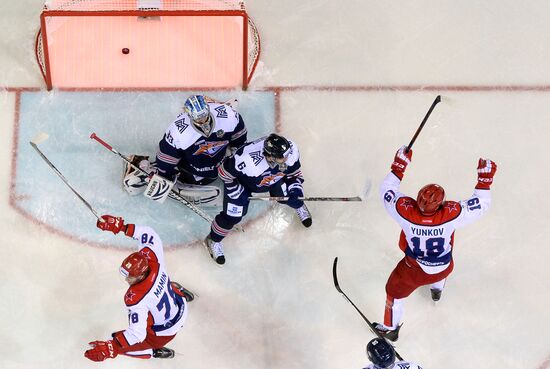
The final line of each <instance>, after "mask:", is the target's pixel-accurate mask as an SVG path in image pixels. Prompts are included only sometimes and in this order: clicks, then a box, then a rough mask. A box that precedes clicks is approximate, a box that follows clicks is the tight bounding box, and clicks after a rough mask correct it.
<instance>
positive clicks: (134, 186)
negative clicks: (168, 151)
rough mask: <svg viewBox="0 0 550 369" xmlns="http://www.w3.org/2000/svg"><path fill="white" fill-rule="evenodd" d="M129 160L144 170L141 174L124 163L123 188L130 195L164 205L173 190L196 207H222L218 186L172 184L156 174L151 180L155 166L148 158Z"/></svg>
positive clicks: (140, 156)
mask: <svg viewBox="0 0 550 369" xmlns="http://www.w3.org/2000/svg"><path fill="white" fill-rule="evenodd" d="M129 159H130V161H131V162H132V164H133V165H135V166H137V167H139V168H140V169H141V170H143V172H141V171H139V170H136V169H135V168H134V167H132V166H131V165H128V163H124V176H123V179H122V187H123V188H124V190H125V191H126V192H128V193H129V194H130V195H132V196H135V195H139V194H141V193H143V195H144V196H145V197H147V198H150V199H152V200H154V201H157V202H160V203H163V202H164V201H165V200H166V198H167V197H168V195H169V194H170V191H171V190H172V189H173V190H175V191H176V192H177V193H178V194H179V195H180V196H182V197H184V198H185V199H186V200H187V201H189V202H190V203H192V204H194V205H202V206H219V205H221V200H222V199H221V189H220V188H218V187H217V186H208V185H205V186H200V185H191V184H185V183H181V182H179V181H176V182H172V181H170V180H168V179H166V178H164V177H162V176H160V175H158V174H154V175H153V176H152V177H151V178H149V176H148V175H147V173H151V172H153V173H154V172H155V165H154V163H151V162H149V160H148V159H149V157H148V156H144V155H131V156H130V158H129Z"/></svg>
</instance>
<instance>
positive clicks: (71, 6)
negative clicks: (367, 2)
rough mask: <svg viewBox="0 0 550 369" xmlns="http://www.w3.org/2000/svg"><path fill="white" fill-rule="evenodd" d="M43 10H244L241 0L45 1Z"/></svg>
mask: <svg viewBox="0 0 550 369" xmlns="http://www.w3.org/2000/svg"><path fill="white" fill-rule="evenodd" d="M44 9H45V10H71V11H98V10H99V11H123V10H168V11H170V10H244V1H241V0H47V1H46V2H45V4H44Z"/></svg>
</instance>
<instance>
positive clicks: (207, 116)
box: [123, 95, 247, 194]
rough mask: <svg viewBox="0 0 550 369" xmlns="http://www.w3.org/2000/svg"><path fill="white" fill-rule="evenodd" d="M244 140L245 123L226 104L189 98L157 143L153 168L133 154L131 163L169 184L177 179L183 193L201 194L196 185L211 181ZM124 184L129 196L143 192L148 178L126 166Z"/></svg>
mask: <svg viewBox="0 0 550 369" xmlns="http://www.w3.org/2000/svg"><path fill="white" fill-rule="evenodd" d="M246 138H247V129H246V127H245V124H244V121H243V119H242V117H241V115H240V114H239V113H237V112H236V111H235V110H233V108H232V107H231V106H230V105H229V104H226V103H220V102H216V101H214V100H212V99H210V98H207V97H205V96H202V95H192V96H190V97H189V98H188V99H187V100H186V101H185V104H184V111H183V112H182V113H181V114H180V115H178V117H177V118H176V119H175V120H174V122H172V124H170V126H169V127H168V129H167V130H166V132H165V134H164V137H163V138H162V140H160V142H159V146H158V150H157V154H156V160H155V161H154V163H153V165H151V163H149V162H148V160H147V157H144V156H138V155H135V156H133V157H132V158H131V160H132V163H134V164H135V165H139V167H140V168H142V169H146V170H147V172H151V171H154V172H155V173H157V174H159V175H161V176H162V177H164V178H167V179H169V180H170V181H172V182H173V181H174V180H175V179H177V180H178V182H179V183H180V184H186V185H187V186H185V189H186V190H191V191H192V190H193V189H196V190H197V191H201V189H200V188H197V185H198V186H204V185H208V184H210V183H212V182H214V181H215V180H216V178H217V177H218V166H219V165H220V164H221V162H222V160H223V159H224V158H225V157H226V155H228V154H230V153H232V152H234V151H235V150H236V149H237V148H239V147H240V146H242V145H244V143H245V142H246ZM123 184H124V188H125V189H126V190H127V191H128V192H129V193H130V194H139V193H141V192H143V191H144V190H145V187H146V186H147V184H148V179H147V176H146V175H143V173H140V172H136V171H135V170H134V169H133V168H132V167H131V166H127V167H126V173H125V176H124V180H123ZM208 187H209V188H210V187H213V186H208ZM203 190H204V188H203ZM212 191H214V192H215V191H216V190H215V188H214V189H213V190H212ZM218 192H219V191H218Z"/></svg>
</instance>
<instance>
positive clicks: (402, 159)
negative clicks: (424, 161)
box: [391, 146, 413, 179]
mask: <svg viewBox="0 0 550 369" xmlns="http://www.w3.org/2000/svg"><path fill="white" fill-rule="evenodd" d="M406 150H407V146H402V147H401V148H400V149H399V150H397V152H396V153H395V158H394V159H393V163H392V164H391V171H392V172H393V174H395V175H396V176H397V177H399V179H403V175H404V174H405V169H407V165H409V163H410V162H411V159H412V155H413V152H412V150H409V151H408V152H406Z"/></svg>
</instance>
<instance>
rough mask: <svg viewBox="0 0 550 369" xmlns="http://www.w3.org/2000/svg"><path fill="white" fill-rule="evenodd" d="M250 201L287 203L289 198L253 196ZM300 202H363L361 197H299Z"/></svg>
mask: <svg viewBox="0 0 550 369" xmlns="http://www.w3.org/2000/svg"><path fill="white" fill-rule="evenodd" d="M248 199H249V200H263V201H287V200H288V199H289V198H288V197H285V196H278V197H266V196H251V197H249V198H248ZM298 200H302V201H363V199H362V198H361V196H355V197H298Z"/></svg>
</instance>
